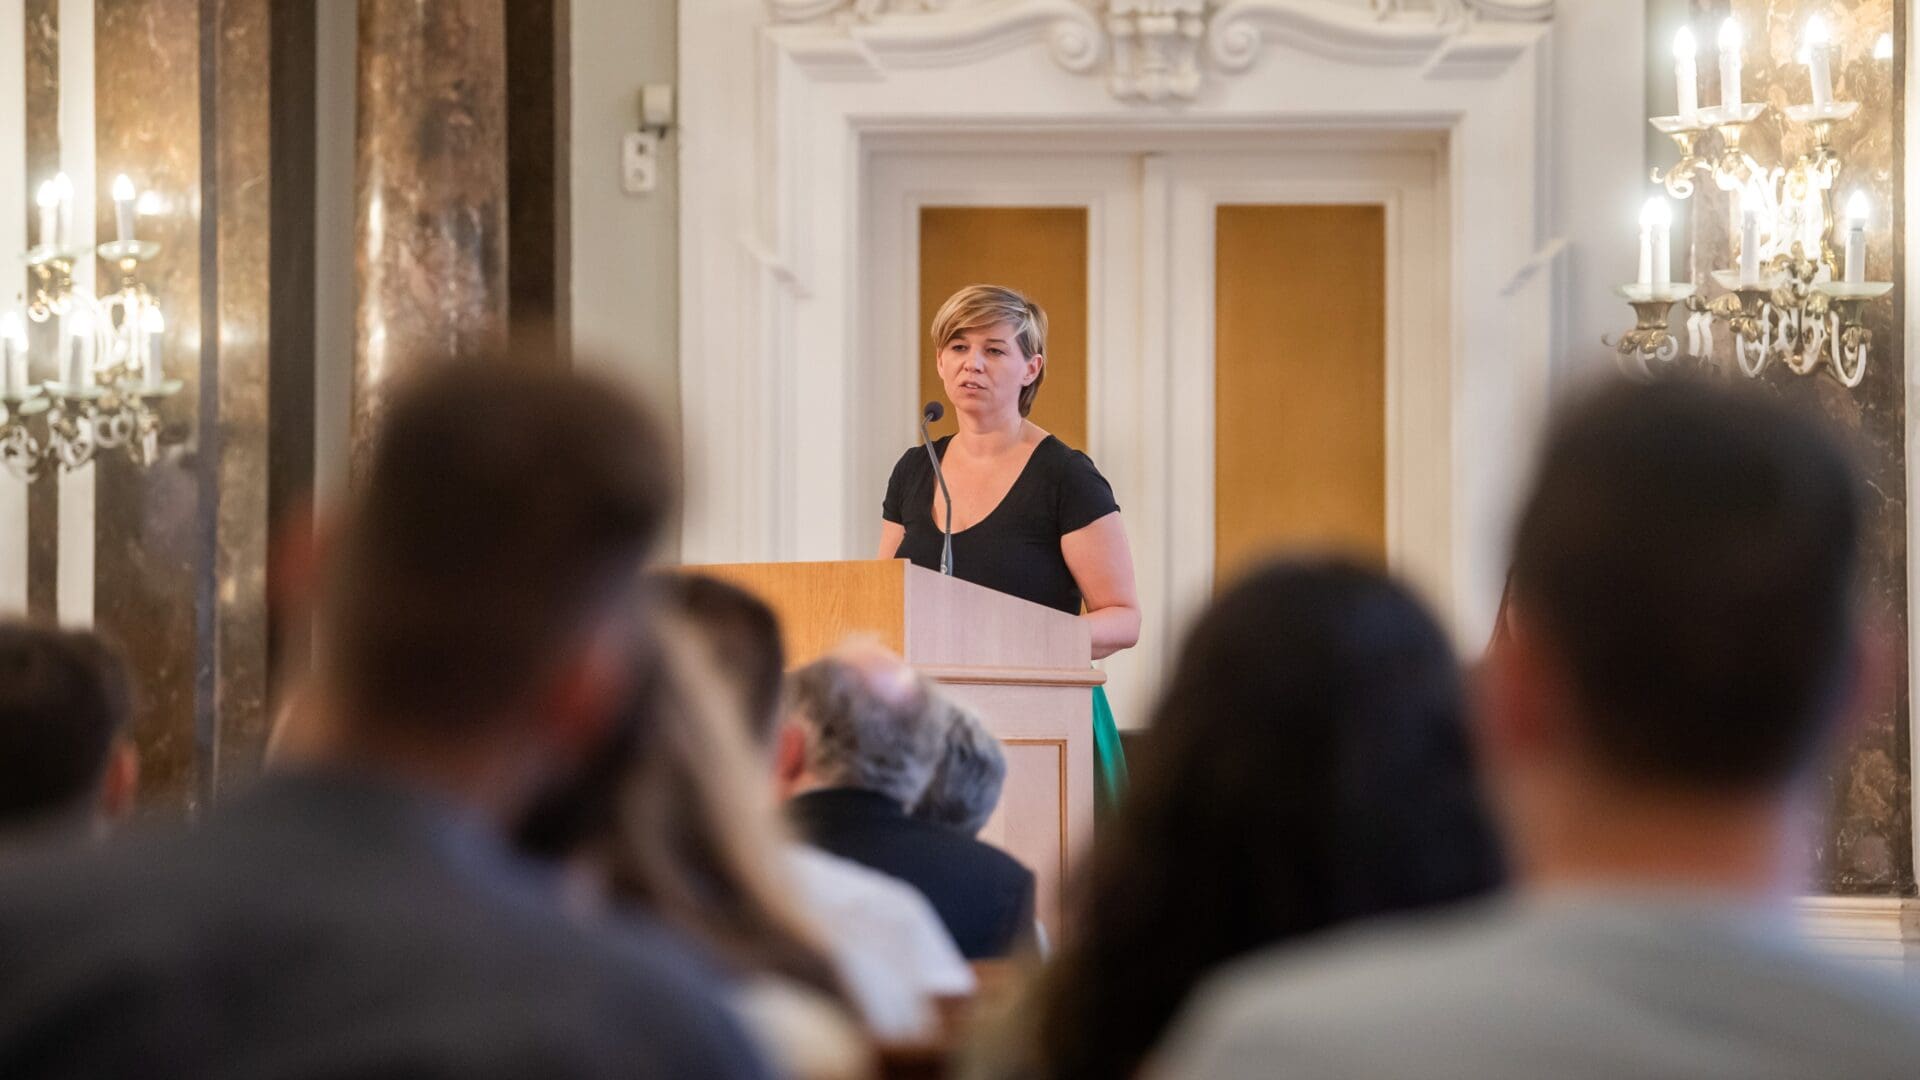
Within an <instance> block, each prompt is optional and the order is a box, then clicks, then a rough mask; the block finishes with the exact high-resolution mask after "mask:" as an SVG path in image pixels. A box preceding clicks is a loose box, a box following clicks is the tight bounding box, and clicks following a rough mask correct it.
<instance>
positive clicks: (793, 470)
mask: <svg viewBox="0 0 1920 1080" xmlns="http://www.w3.org/2000/svg"><path fill="white" fill-rule="evenodd" d="M1463 2H1464V3H1465V4H1466V6H1467V7H1471V8H1473V9H1474V10H1475V11H1477V12H1478V14H1477V16H1476V17H1475V18H1470V19H1461V18H1457V17H1454V16H1457V15H1459V14H1460V13H1461V12H1462V11H1463V10H1465V9H1464V8H1462V7H1461V5H1460V4H1454V3H1448V4H1441V5H1437V8H1438V9H1439V10H1438V12H1436V11H1427V12H1394V13H1388V14H1379V13H1375V12H1372V11H1370V10H1369V5H1366V4H1360V3H1353V4H1346V3H1332V2H1329V0H1233V2H1232V3H1228V4H1224V5H1217V6H1213V7H1208V8H1205V9H1204V11H1203V12H1202V13H1200V14H1198V15H1196V16H1194V17H1196V18H1199V19H1201V20H1202V21H1203V22H1204V24H1205V26H1204V32H1203V33H1202V34H1201V36H1200V37H1199V38H1195V39H1181V41H1163V42H1160V43H1159V44H1161V45H1165V46H1166V47H1168V48H1172V49H1175V50H1176V51H1179V50H1186V52H1184V53H1183V54H1182V56H1181V57H1177V58H1176V59H1181V60H1182V61H1183V62H1190V63H1191V64H1192V66H1193V67H1194V72H1195V79H1196V81H1194V82H1193V83H1192V85H1191V86H1190V87H1184V86H1183V87H1182V88H1181V90H1180V92H1181V93H1188V92H1189V91H1190V93H1189V96H1188V99H1187V100H1179V101H1163V102H1159V103H1152V102H1148V101H1144V100H1142V97H1143V94H1144V93H1145V91H1144V90H1143V88H1142V85H1141V84H1140V82H1139V81H1138V80H1137V79H1134V78H1132V76H1131V75H1129V74H1128V72H1129V71H1132V70H1137V69H1135V68H1132V67H1129V66H1128V63H1123V58H1126V57H1130V56H1132V54H1131V53H1130V52H1129V51H1128V50H1135V49H1137V48H1140V47H1144V44H1145V43H1144V42H1142V41H1139V40H1136V39H1134V38H1127V37H1126V36H1125V35H1117V34H1116V33H1115V25H1116V24H1114V23H1112V22H1109V21H1108V20H1107V19H1103V18H1101V17H1100V15H1099V14H1098V13H1096V12H1095V10H1093V9H1094V8H1095V7H1101V8H1104V7H1105V6H1106V5H1105V3H1099V4H1094V5H1087V4H1081V3H1076V2H1073V0H997V2H992V3H985V2H982V3H975V4H968V3H964V2H955V3H952V4H950V5H948V6H947V7H946V8H943V9H942V10H939V11H934V12H919V11H914V12H902V13H898V14H882V15H879V16H869V17H861V16H860V13H859V11H857V10H851V11H850V10H839V9H844V8H847V7H849V5H847V4H845V3H834V2H832V0H823V2H821V3H814V4H807V5H802V6H801V7H802V8H804V9H805V10H804V12H803V13H804V14H806V15H807V16H808V18H806V19H805V20H804V21H798V22H776V21H775V20H774V17H773V15H772V14H771V13H770V12H771V10H772V9H771V8H769V7H768V6H766V5H765V4H763V3H762V2H761V0H683V2H682V4H681V8H680V20H681V22H680V28H681V50H682V59H683V63H682V65H681V72H682V76H681V77H682V104H683V108H682V113H681V121H682V138H683V143H682V158H681V170H682V177H683V180H684V183H683V194H682V199H681V263H682V291H681V298H682V308H681V332H682V378H681V384H682V395H683V397H682V405H683V411H684V422H685V430H686V433H687V450H688V457H689V461H688V474H689V486H690V498H689V505H688V510H687V517H686V522H685V525H684V547H683V550H684V554H685V556H686V557H687V558H688V559H695V560H729V559H796V558H847V557H862V556H865V555H867V554H869V552H866V551H860V550H858V549H857V547H856V545H855V544H854V543H853V537H852V536H850V535H849V533H848V523H849V522H850V521H852V520H854V513H853V508H854V506H855V505H860V506H866V505H870V504H871V501H872V494H871V493H870V492H867V491H859V492H855V491H852V490H851V489H850V485H849V484H848V483H847V478H848V477H849V476H850V475H852V472H851V470H850V468H849V466H848V462H849V461H850V459H851V456H852V454H853V453H854V450H853V447H854V444H855V441H856V440H855V439H854V438H853V435H852V432H854V431H855V430H856V429H859V428H861V427H864V426H865V425H867V424H871V423H874V419H873V418H872V417H869V416H863V415H859V414H857V413H856V412H855V411H854V410H855V405H854V402H855V401H856V394H855V367H854V362H853V358H854V357H855V356H857V355H858V352H859V349H858V347H857V346H858V341H857V337H858V333H859V328H860V326H861V324H860V321H859V311H860V307H861V305H860V303H859V300H858V298H859V296H860V295H861V294H862V293H863V292H864V291H865V290H867V289H869V288H871V284H870V283H869V282H867V281H865V280H863V279H862V278H861V277H860V276H859V273H858V263H859V259H858V251H859V248H860V242H861V237H860V233H861V213H862V208H863V207H864V206H865V205H866V193H865V192H864V191H863V190H862V183H863V176H862V173H863V162H864V160H865V158H866V156H867V155H868V154H869V153H870V152H871V151H870V148H871V146H872V140H875V139H878V138H882V137H889V138H891V137H900V136H905V135H913V136H919V137H928V138H932V137H939V136H943V135H945V136H953V137H960V136H963V135H969V134H971V135H980V134H983V133H988V134H1003V135H1004V134H1009V133H1017V132H1027V133H1036V132H1037V133H1048V134H1052V135H1055V136H1057V137H1059V138H1062V139H1065V138H1071V137H1073V136H1075V135H1079V134H1085V133H1102V132H1114V131H1126V132H1131V133H1134V134H1137V135H1149V134H1161V135H1166V136H1169V137H1177V136H1179V135H1180V134H1182V133H1192V132H1209V131H1210V132H1216V133H1218V132H1233V133H1236V134H1242V135H1258V134H1269V135H1276V136H1277V135H1284V134H1292V133H1302V132H1332V133H1353V132H1367V131H1373V132H1383V131H1384V132H1400V133H1430V134H1432V135H1434V136H1437V137H1439V138H1442V139H1444V142H1445V145H1446V151H1445V170H1446V175H1445V179H1446V184H1445V190H1446V192H1447V198H1448V206H1447V210H1448V215H1447V216H1448V233H1449V235H1450V236H1451V237H1453V242H1452V244H1451V246H1450V249H1449V253H1448V259H1447V265H1448V267H1449V271H1450V273H1449V283H1448V289H1449V302H1448V307H1449V310H1448V319H1447V325H1448V343H1447V344H1448V353H1449V356H1450V358H1451V361H1452V363H1451V366H1450V372H1449V375H1448V379H1449V387H1448V394H1449V399H1448V405H1449V409H1448V411H1449V423H1448V428H1447V430H1448V431H1449V433H1450V435H1449V439H1450V442H1449V447H1448V450H1449V455H1450V461H1449V463H1448V467H1447V473H1446V476H1445V478H1444V479H1445V483H1444V485H1443V486H1442V489H1441V490H1439V491H1436V492H1435V493H1434V498H1436V499H1438V500H1440V501H1441V502H1442V503H1443V504H1444V505H1445V506H1446V507H1447V526H1446V531H1447V536H1448V540H1449V542H1448V545H1447V550H1448V556H1447V559H1448V562H1449V566H1448V568H1447V574H1446V590H1447V591H1446V592H1445V593H1444V594H1443V595H1441V596H1439V597H1438V600H1439V601H1440V603H1441V606H1442V608H1443V610H1444V611H1445V612H1446V613H1447V614H1448V615H1449V617H1450V619H1451V621H1452V623H1453V625H1454V626H1455V627H1456V628H1457V629H1458V630H1459V631H1460V632H1461V633H1462V634H1463V635H1466V636H1467V637H1469V638H1471V637H1476V636H1478V635H1479V634H1481V633H1484V631H1485V629H1486V627H1487V626H1489V625H1490V624H1491V620H1492V613H1493V610H1494V606H1495V604H1496V602H1497V599H1498V593H1499V588H1500V582H1501V581H1502V579H1503V578H1504V565H1503V562H1504V554H1503V549H1504V546H1505V533H1506V529H1507V523H1508V520H1509V514H1510V503H1511V500H1512V497H1513V492H1514V490H1515V488H1516V487H1517V484H1518V481H1519V475H1518V470H1517V465H1516V462H1517V461H1519V460H1521V459H1522V458H1523V456H1524V455H1523V454H1521V453H1519V452H1517V450H1516V447H1519V446H1524V445H1526V443H1527V442H1528V441H1529V440H1530V438H1531V435H1532V432H1533V430H1534V428H1535V426H1536V425H1537V423H1538V422H1539V419H1540V417H1541V416H1542V414H1543V412H1544V409H1545V401H1546V393H1547V382H1548V380H1547V372H1548V365H1549V352H1550V349H1551V343H1552V341H1553V328H1554V321H1555V317H1556V316H1555V298H1556V296H1557V294H1558V279H1559V276H1560V273H1561V268H1560V259H1559V251H1560V245H1559V244H1558V243H1557V242H1555V241H1554V240H1553V239H1552V238H1550V237H1549V236H1547V235H1546V232H1545V221H1546V206H1545V199H1544V194H1543V193H1544V190H1545V181H1546V170H1545V168H1544V165H1543V161H1544V158H1545V151H1546V149H1547V145H1548V144H1547V138H1546V133H1545V130H1544V127H1545V124H1546V121H1547V109H1546V103H1545V100H1544V93H1545V90H1544V88H1545V85H1546V83H1545V75H1546V71H1547V61H1548V43H1549V39H1548V26H1547V24H1546V23H1545V21H1544V19H1545V17H1546V16H1547V15H1548V14H1549V13H1550V11H1551V4H1550V3H1549V2H1546V0H1504V2H1502V3H1499V4H1483V3H1479V2H1477V0H1463ZM781 6H782V7H783V8H784V9H786V10H800V9H796V8H795V7H794V6H793V5H792V4H791V3H788V2H785V0H782V3H781ZM1115 17H1116V18H1117V17H1118V16H1115ZM1510 19H1511V20H1525V21H1507V20H1510ZM1182 42H1184V44H1183V43H1182ZM1135 58H1137V57H1135ZM1129 62H1130V61H1129ZM1103 72H1104V73H1105V74H1107V75H1108V76H1109V77H1108V78H1104V79H1103V78H1100V77H1099V75H1100V74H1101V73H1103ZM1149 329H1150V331H1151V330H1152V328H1149ZM1149 336H1151V335H1149ZM1136 527H1137V526H1136Z"/></svg>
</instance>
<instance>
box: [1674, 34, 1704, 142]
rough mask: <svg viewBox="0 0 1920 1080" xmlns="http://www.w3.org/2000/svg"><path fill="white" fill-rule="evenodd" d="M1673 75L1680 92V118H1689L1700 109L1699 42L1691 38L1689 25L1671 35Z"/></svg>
mask: <svg viewBox="0 0 1920 1080" xmlns="http://www.w3.org/2000/svg"><path fill="white" fill-rule="evenodd" d="M1673 75H1674V85H1675V86H1677V87H1678V88H1679V92H1680V109H1679V112H1680V118H1681V119H1683V120H1691V119H1693V118H1694V116H1695V114H1697V113H1699V111H1700V43H1699V42H1697V41H1695V40H1694V39H1693V28H1692V27H1690V26H1683V27H1681V28H1680V32H1679V33H1677V34H1675V35H1673Z"/></svg>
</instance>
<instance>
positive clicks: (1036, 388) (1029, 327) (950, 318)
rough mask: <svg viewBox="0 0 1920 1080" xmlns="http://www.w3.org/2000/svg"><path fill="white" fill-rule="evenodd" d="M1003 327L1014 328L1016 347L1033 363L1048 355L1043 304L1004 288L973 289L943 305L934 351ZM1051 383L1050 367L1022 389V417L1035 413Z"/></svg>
mask: <svg viewBox="0 0 1920 1080" xmlns="http://www.w3.org/2000/svg"><path fill="white" fill-rule="evenodd" d="M1000 323H1011V324H1013V338H1014V344H1016V345H1018V346H1019V347H1020V354H1021V355H1022V356H1024V357H1026V358H1027V359H1029V360H1031V359H1033V358H1034V357H1036V356H1042V355H1044V354H1045V353H1046V351H1047V313H1046V312H1045V311H1044V310H1042V309H1041V307H1040V305H1039V304H1036V303H1034V302H1033V301H1032V300H1029V299H1027V297H1026V296H1025V295H1024V294H1022V293H1019V292H1016V291H1014V290H1012V289H1009V288H1006V287H1005V286H1002V285H969V286H967V287H966V288H964V289H961V290H960V291H959V292H957V293H954V294H953V295H952V296H949V297H947V302H946V303H944V304H941V305H940V311H939V313H938V314H936V315H935V316H934V317H933V348H934V352H935V354H936V355H938V353H939V352H940V350H942V349H945V348H946V347H947V343H948V342H950V341H952V340H953V339H954V337H955V336H956V335H958V334H959V333H960V332H961V331H963V330H978V329H981V328H983V327H988V326H995V325H998V324H1000ZM1046 379H1047V365H1046V364H1045V363H1044V362H1043V363H1042V364H1041V365H1040V373H1039V374H1038V375H1035V376H1034V377H1033V381H1032V382H1030V383H1028V384H1027V385H1025V386H1023V387H1021V388H1020V415H1021V416H1026V415H1028V414H1029V413H1031V412H1033V402H1034V399H1035V398H1037V397H1039V396H1040V384H1041V383H1043V382H1045V381H1046Z"/></svg>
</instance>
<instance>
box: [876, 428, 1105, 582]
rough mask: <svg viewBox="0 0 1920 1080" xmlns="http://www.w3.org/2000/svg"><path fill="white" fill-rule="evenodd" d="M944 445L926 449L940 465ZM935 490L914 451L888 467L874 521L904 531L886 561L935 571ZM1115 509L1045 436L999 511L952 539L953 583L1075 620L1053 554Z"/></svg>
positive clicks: (1075, 454)
mask: <svg viewBox="0 0 1920 1080" xmlns="http://www.w3.org/2000/svg"><path fill="white" fill-rule="evenodd" d="M952 438H953V436H951V435H949V436H947V437H946V438H944V439H940V440H938V441H936V442H935V443H934V444H933V449H934V452H935V453H937V454H939V455H940V458H941V460H942V461H944V460H946V456H947V443H948V442H950V441H951V440H952ZM937 486H938V485H937V484H936V483H935V481H934V478H933V463H932V462H930V461H928V460H927V452H926V451H925V450H924V449H922V448H920V447H919V446H915V447H914V448H913V449H911V450H908V451H907V452H906V453H904V454H902V455H900V461H899V462H898V463H897V464H896V465H894V467H893V476H892V478H891V479H889V480H888V481H887V497H886V501H885V502H883V503H881V505H880V516H881V517H883V518H885V519H886V520H888V521H891V522H893V523H894V524H896V525H900V526H904V527H905V528H906V531H907V535H906V537H905V539H903V540H901V541H900V548H899V550H898V551H896V552H895V553H894V557H895V558H902V559H911V560H913V563H914V565H916V566H924V567H926V568H927V569H929V570H938V569H940V547H941V532H940V526H939V524H938V522H936V520H935V519H934V516H933V500H934V497H935V496H934V492H935V491H936V489H937ZM943 507H944V504H943ZM1118 509H1120V505H1119V504H1118V503H1116V502H1114V501H1113V488H1112V486H1111V485H1109V484H1108V483H1107V478H1106V477H1104V476H1101V475H1100V470H1099V469H1096V468H1094V467H1093V461H1092V459H1091V458H1088V457H1087V455H1085V454H1083V453H1081V452H1080V451H1078V450H1075V449H1073V448H1072V447H1070V446H1068V445H1067V444H1066V443H1063V442H1061V441H1060V440H1059V439H1056V438H1054V437H1053V436H1051V435H1049V436H1047V437H1046V438H1044V439H1042V440H1040V445H1039V446H1036V447H1034V448H1033V456H1032V457H1030V458H1028V459H1027V464H1026V467H1025V468H1023V469H1022V470H1021V471H1020V475H1019V476H1018V477H1016V478H1015V479H1014V481H1013V486H1012V487H1011V488H1008V489H1007V494H1006V497H1005V498H1003V499H1001V500H1000V505H998V506H996V507H994V508H993V510H992V512H990V513H989V514H987V516H986V517H984V518H981V519H980V520H979V522H977V523H976V524H975V525H974V526H973V527H972V528H970V529H965V530H963V531H961V532H957V533H954V534H953V576H954V577H957V578H960V579H961V580H963V581H971V582H973V583H974V584H976V585H985V586H986V587H987V588H989V589H993V590H996V591H998V592H1003V593H1006V594H1008V595H1010V596H1017V597H1019V598H1021V599H1022V600H1031V601H1033V602H1034V603H1036V604H1044V605H1046V606H1047V607H1050V608H1056V609H1058V610H1060V611H1064V612H1067V613H1068V614H1071V615H1078V614H1079V613H1080V604H1081V599H1082V598H1081V596H1080V586H1079V585H1077V584H1076V583H1075V582H1074V580H1073V573H1072V571H1070V570H1068V569H1067V559H1066V556H1064V555H1062V554H1061V553H1060V538H1061V537H1062V536H1065V535H1066V534H1068V533H1070V532H1074V531H1076V530H1079V529H1083V528H1085V527H1086V526H1088V525H1091V524H1093V523H1094V522H1096V521H1098V520H1100V519H1101V518H1103V517H1106V516H1107V515H1108V514H1111V513H1113V512H1114V511H1116V510H1118Z"/></svg>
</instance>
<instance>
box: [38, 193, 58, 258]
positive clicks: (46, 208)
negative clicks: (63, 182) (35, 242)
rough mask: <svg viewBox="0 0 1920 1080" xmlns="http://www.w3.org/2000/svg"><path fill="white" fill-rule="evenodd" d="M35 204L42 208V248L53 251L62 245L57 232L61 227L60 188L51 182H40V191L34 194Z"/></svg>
mask: <svg viewBox="0 0 1920 1080" xmlns="http://www.w3.org/2000/svg"><path fill="white" fill-rule="evenodd" d="M33 201H34V204H35V205H37V206H39V207H40V246H41V247H43V248H48V249H51V248H53V247H56V246H57V245H58V244H59V243H60V237H59V234H58V232H57V230H58V229H59V227H60V187H59V185H57V184H55V183H54V182H53V181H51V180H42V181H40V190H39V191H38V192H36V193H35V194H34V197H33Z"/></svg>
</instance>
